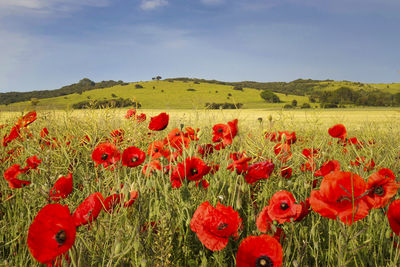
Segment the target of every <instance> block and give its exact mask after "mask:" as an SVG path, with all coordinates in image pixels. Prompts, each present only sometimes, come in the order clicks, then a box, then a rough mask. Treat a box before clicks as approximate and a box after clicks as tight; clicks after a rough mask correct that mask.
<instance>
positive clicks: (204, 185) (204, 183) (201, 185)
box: [196, 179, 210, 189]
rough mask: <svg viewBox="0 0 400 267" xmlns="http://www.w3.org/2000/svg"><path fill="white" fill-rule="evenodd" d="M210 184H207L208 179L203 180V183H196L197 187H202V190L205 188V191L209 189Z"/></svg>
mask: <svg viewBox="0 0 400 267" xmlns="http://www.w3.org/2000/svg"><path fill="white" fill-rule="evenodd" d="M209 185H210V184H209V183H208V182H207V180H206V179H203V180H201V181H197V182H196V187H199V186H200V187H202V188H204V189H207V187H208V186H209Z"/></svg>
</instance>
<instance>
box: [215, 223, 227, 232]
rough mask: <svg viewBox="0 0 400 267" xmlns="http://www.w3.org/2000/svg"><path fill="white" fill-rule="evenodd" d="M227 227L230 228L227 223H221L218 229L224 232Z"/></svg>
mask: <svg viewBox="0 0 400 267" xmlns="http://www.w3.org/2000/svg"><path fill="white" fill-rule="evenodd" d="M226 227H228V224H227V223H220V224H219V225H218V227H217V229H218V231H221V230H224V229H225V228H226Z"/></svg>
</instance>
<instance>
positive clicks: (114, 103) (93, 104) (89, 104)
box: [72, 98, 141, 109]
mask: <svg viewBox="0 0 400 267" xmlns="http://www.w3.org/2000/svg"><path fill="white" fill-rule="evenodd" d="M129 106H134V107H137V108H140V107H141V105H140V103H136V102H134V101H132V100H130V99H123V98H118V99H107V100H94V101H82V102H79V103H76V104H73V105H72V108H74V109H87V108H93V109H99V108H107V107H109V108H122V107H129Z"/></svg>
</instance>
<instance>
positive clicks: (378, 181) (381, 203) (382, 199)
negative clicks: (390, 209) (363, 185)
mask: <svg viewBox="0 0 400 267" xmlns="http://www.w3.org/2000/svg"><path fill="white" fill-rule="evenodd" d="M385 174H387V175H385ZM398 188H399V186H398V184H397V183H396V181H395V177H394V174H393V172H392V171H391V170H390V169H382V170H380V171H379V172H375V173H373V174H371V176H370V177H368V181H367V191H368V192H369V193H368V196H369V197H370V199H371V201H372V205H373V208H374V209H377V208H383V207H385V206H386V205H387V204H388V203H389V201H390V200H391V199H392V198H393V197H394V196H395V195H396V193H397V190H398Z"/></svg>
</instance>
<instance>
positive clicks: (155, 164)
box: [142, 160, 161, 176]
mask: <svg viewBox="0 0 400 267" xmlns="http://www.w3.org/2000/svg"><path fill="white" fill-rule="evenodd" d="M155 170H159V171H161V164H160V161H158V160H153V161H150V163H147V164H146V165H144V166H143V169H142V173H143V174H144V175H145V176H151V175H152V174H153V172H154V171H155Z"/></svg>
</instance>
